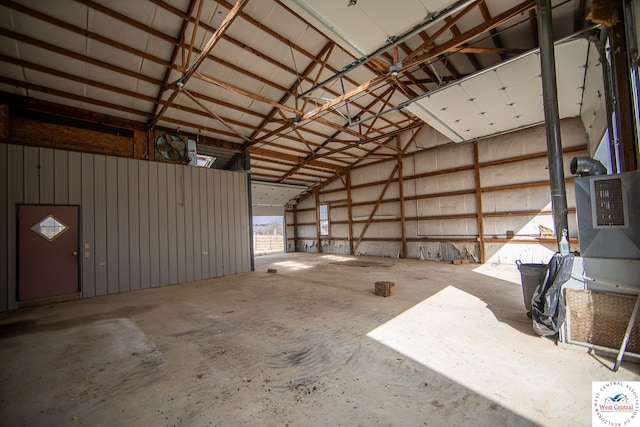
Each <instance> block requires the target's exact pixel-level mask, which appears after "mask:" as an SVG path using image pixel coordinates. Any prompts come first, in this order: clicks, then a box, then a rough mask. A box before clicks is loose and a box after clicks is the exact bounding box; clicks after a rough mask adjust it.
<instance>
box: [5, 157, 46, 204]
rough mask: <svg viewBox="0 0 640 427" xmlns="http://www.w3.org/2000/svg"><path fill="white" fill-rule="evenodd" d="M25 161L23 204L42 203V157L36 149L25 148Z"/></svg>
mask: <svg viewBox="0 0 640 427" xmlns="http://www.w3.org/2000/svg"><path fill="white" fill-rule="evenodd" d="M23 161H24V163H23V167H24V171H23V174H24V193H23V196H22V200H23V202H22V203H34V204H37V203H40V177H39V166H40V155H39V153H38V149H37V148H36V147H24V157H23ZM9 176H13V175H9Z"/></svg>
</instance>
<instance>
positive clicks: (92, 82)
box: [0, 0, 597, 188]
mask: <svg viewBox="0 0 640 427" xmlns="http://www.w3.org/2000/svg"><path fill="white" fill-rule="evenodd" d="M552 4H553V6H554V9H553V16H554V39H555V40H560V39H564V38H566V37H568V36H570V35H572V34H575V33H579V32H581V31H583V30H585V28H589V27H590V26H591V23H590V22H588V21H586V20H585V16H586V13H587V12H588V6H589V3H588V2H587V1H586V0H567V1H559V0H554V1H553V2H552ZM535 16H536V11H535V1H533V0H526V1H521V0H484V1H469V0H467V1H451V0H399V1H394V2H386V1H384V2H383V1H364V0H360V1H354V0H280V1H276V0H238V1H237V2H227V1H224V0H137V1H130V0H56V1H55V2H52V1H42V0H19V1H17V0H16V1H12V0H0V62H1V66H0V91H1V92H4V94H5V95H4V96H15V95H19V96H24V97H28V98H29V99H33V100H36V101H37V102H39V103H41V104H42V105H58V104H61V105H63V106H67V107H70V108H73V109H80V110H86V111H89V112H92V113H101V114H105V115H108V116H114V117H117V118H120V119H126V120H131V121H135V122H138V123H140V124H143V125H145V126H147V127H156V128H159V129H163V130H165V131H167V130H168V131H172V132H175V133H177V134H181V133H184V134H186V135H191V136H194V137H195V136H197V137H198V146H199V147H200V146H208V147H210V149H209V150H208V153H209V154H212V153H213V154H215V149H216V148H220V149H223V150H226V151H225V152H224V153H226V155H227V156H229V152H231V153H233V152H234V151H240V150H242V149H245V148H246V149H248V150H249V151H250V153H251V173H252V179H253V180H254V181H255V180H258V181H264V182H270V183H283V184H289V185H296V186H300V188H309V187H311V186H314V185H317V184H319V183H322V182H324V181H326V180H327V179H330V178H333V177H335V176H336V173H340V172H342V171H344V170H345V168H347V167H349V166H354V165H362V164H366V163H370V162H375V161H379V160H381V159H385V158H395V157H396V156H397V149H396V136H397V135H399V134H401V133H403V132H406V131H410V130H412V131H414V132H417V131H419V130H420V129H421V128H429V127H433V128H435V129H436V130H437V131H438V132H439V133H441V134H442V135H444V136H446V138H443V137H440V140H441V141H442V142H448V141H449V140H453V141H462V140H468V139H473V138H479V137H483V136H486V135H491V134H494V133H498V132H505V131H509V130H513V129H518V128H521V127H523V126H527V125H531V124H534V123H538V122H540V121H542V119H543V116H542V114H543V113H542V103H541V100H540V94H541V89H540V84H539V80H540V78H539V74H540V68H539V64H538V62H537V61H538V55H537V53H536V52H535V49H536V48H537V42H536V40H535V34H536V19H535ZM391 44H393V47H389V46H390V45H391ZM588 45H589V44H588V43H587V42H585V41H584V40H579V41H572V42H568V43H565V44H563V45H562V46H560V47H558V48H557V49H561V53H560V54H557V58H558V59H559V66H558V80H559V88H560V89H559V97H560V106H561V114H562V116H563V117H570V116H581V115H584V114H585V112H584V111H583V108H582V105H596V104H597V102H595V101H590V102H591V103H589V102H587V101H585V100H584V99H583V98H584V96H585V93H586V91H585V89H584V82H585V69H586V66H587V63H588V56H589V49H588ZM376 51H377V52H378V53H379V55H375V56H372V55H371V54H372V53H374V52H376ZM527 53H528V54H527ZM525 54H526V55H525ZM523 55H524V56H523ZM364 58H366V59H364ZM499 64H502V65H499ZM392 66H395V68H397V70H398V73H397V75H395V76H394V75H392V74H391V72H390V71H391V68H392ZM345 69H346V71H345V72H344V74H343V75H342V76H340V77H339V78H332V77H335V75H336V74H337V73H339V72H340V71H341V70H345ZM483 70H485V71H483ZM487 70H488V71H487ZM590 93H592V94H594V96H595V94H596V93H597V91H593V90H592V91H591V92H590ZM301 95H303V96H301ZM594 108H595V107H594ZM50 112H51V113H55V110H54V109H53V108H52V109H51V111H50ZM400 149H403V150H405V152H409V151H411V150H412V149H415V144H408V145H407V147H400ZM212 150H213V151H212ZM204 151H206V150H204Z"/></svg>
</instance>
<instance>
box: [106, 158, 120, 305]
mask: <svg viewBox="0 0 640 427" xmlns="http://www.w3.org/2000/svg"><path fill="white" fill-rule="evenodd" d="M104 177H105V178H104V179H105V180H106V181H105V187H106V195H107V205H106V214H107V220H106V223H107V235H106V239H107V292H108V293H110V294H117V293H118V292H119V290H120V288H119V285H118V283H119V277H118V248H119V246H118V237H119V236H118V159H117V158H116V157H107V158H106V174H105V175H104Z"/></svg>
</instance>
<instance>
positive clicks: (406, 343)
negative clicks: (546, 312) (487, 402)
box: [367, 286, 546, 419]
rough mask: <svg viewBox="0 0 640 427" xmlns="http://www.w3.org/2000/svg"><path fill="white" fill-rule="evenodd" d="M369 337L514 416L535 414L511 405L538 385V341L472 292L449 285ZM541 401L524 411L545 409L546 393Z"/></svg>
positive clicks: (370, 333) (541, 396)
mask: <svg viewBox="0 0 640 427" xmlns="http://www.w3.org/2000/svg"><path fill="white" fill-rule="evenodd" d="M367 336H368V337H370V338H372V339H374V340H376V341H378V342H379V343H381V344H383V345H385V346H388V347H390V348H391V349H393V350H395V351H397V352H399V353H401V354H403V355H405V356H407V357H409V358H411V359H413V360H415V361H416V362H418V363H420V364H422V365H424V366H426V367H427V368H429V369H432V370H434V371H436V372H438V373H440V374H442V375H444V376H446V377H448V378H450V379H452V380H454V381H456V382H457V383H459V384H461V385H463V386H464V387H467V388H469V389H471V390H473V391H474V392H476V393H478V394H480V395H482V396H485V397H486V398H488V399H491V400H493V401H495V402H497V403H499V404H500V405H502V406H504V407H506V408H509V409H510V410H512V411H513V412H516V413H519V414H520V415H522V416H524V417H527V418H530V419H535V416H536V415H539V414H533V413H521V412H520V411H519V410H518V407H517V406H515V407H514V401H513V398H514V396H519V395H522V392H523V390H527V389H529V388H530V387H531V385H532V384H535V383H536V380H537V376H536V369H535V367H534V366H531V353H530V352H531V351H532V350H531V348H529V347H530V346H529V344H531V343H532V342H535V341H538V340H539V339H538V338H536V337H531V336H528V335H523V334H522V333H521V332H519V331H517V330H515V329H513V328H512V327H511V326H509V325H507V324H506V323H503V322H500V321H499V320H498V319H496V317H495V315H494V314H493V312H492V311H491V309H490V308H489V307H487V305H486V303H485V302H484V301H482V300H480V299H479V298H477V297H475V296H473V295H471V294H468V293H466V292H464V291H461V290H459V289H457V288H455V287H452V286H448V287H446V288H444V289H443V290H442V291H440V292H438V293H437V294H435V295H433V296H431V297H430V298H427V299H425V300H424V301H422V302H420V303H418V304H417V305H415V306H413V307H412V308H410V309H409V310H407V311H405V312H404V313H402V314H400V315H399V316H397V317H395V318H393V319H392V320H390V321H388V322H387V323H385V324H383V325H382V326H380V327H378V328H376V329H374V330H372V331H371V332H369V333H368V334H367ZM527 342H529V343H527ZM539 398H540V399H541V402H540V404H541V405H542V406H538V405H526V407H527V408H532V407H536V406H537V407H544V404H545V402H544V400H545V399H546V397H545V396H544V393H542V394H541V395H540V397H539Z"/></svg>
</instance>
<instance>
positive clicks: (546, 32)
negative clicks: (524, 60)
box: [536, 0, 569, 250]
mask: <svg viewBox="0 0 640 427" xmlns="http://www.w3.org/2000/svg"><path fill="white" fill-rule="evenodd" d="M536 5H537V10H538V37H539V45H540V63H541V71H542V98H543V106H544V118H545V122H546V126H545V128H546V134H547V155H548V157H549V179H550V184H551V204H552V206H553V219H554V223H555V228H556V229H555V232H556V241H557V244H558V250H559V249H560V238H561V237H562V230H568V229H569V222H568V219H567V213H568V208H567V191H566V188H565V182H564V164H563V159H562V142H561V138H560V114H559V112H558V90H557V83H556V65H555V63H556V59H555V52H554V47H553V25H552V22H551V0H536Z"/></svg>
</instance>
